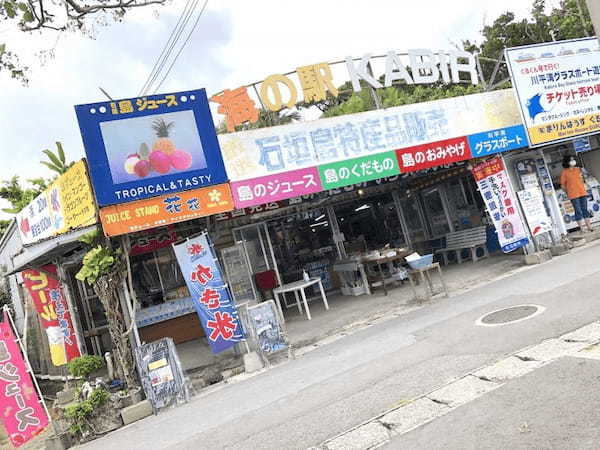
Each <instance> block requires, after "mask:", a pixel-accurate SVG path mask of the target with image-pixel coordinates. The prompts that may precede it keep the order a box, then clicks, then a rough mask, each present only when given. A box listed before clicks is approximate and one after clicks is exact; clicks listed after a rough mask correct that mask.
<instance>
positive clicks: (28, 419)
mask: <svg viewBox="0 0 600 450" xmlns="http://www.w3.org/2000/svg"><path fill="white" fill-rule="evenodd" d="M27 367H28V364H27V363H26V362H25V360H24V358H23V355H22V354H21V350H20V349H19V345H18V344H17V338H16V337H15V334H14V332H13V329H12V326H11V325H10V319H9V317H8V313H7V312H6V310H5V311H4V320H3V322H2V323H0V393H1V394H0V411H2V414H1V415H0V420H1V421H2V424H3V425H4V429H5V431H6V434H7V435H8V438H9V439H10V442H11V444H12V445H13V447H20V446H21V445H23V444H25V443H27V442H28V441H30V440H31V439H33V438H34V437H35V436H37V435H38V434H40V433H41V432H42V431H43V430H44V428H46V427H47V426H48V415H47V414H46V411H45V409H44V407H43V405H42V400H41V399H40V398H39V397H38V394H37V390H36V389H35V387H34V385H33V381H32V379H31V374H32V372H29V371H28V370H27ZM28 372H29V373H28Z"/></svg>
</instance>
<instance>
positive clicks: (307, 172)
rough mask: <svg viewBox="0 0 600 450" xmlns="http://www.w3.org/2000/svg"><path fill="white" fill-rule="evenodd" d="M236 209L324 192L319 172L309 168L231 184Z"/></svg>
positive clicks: (314, 168)
mask: <svg viewBox="0 0 600 450" xmlns="http://www.w3.org/2000/svg"><path fill="white" fill-rule="evenodd" d="M231 189H232V191H233V199H234V201H235V206H236V208H245V207H247V206H252V205H261V204H263V203H272V202H276V201H278V200H284V199H286V198H290V197H298V196H301V195H307V194H313V193H315V192H320V191H322V190H323V187H322V185H321V179H320V178H319V171H318V170H317V168H316V167H307V168H304V169H299V170H292V171H290V172H283V173H279V174H276V175H268V176H265V177H259V178H253V179H251V180H244V181H240V182H236V183H231Z"/></svg>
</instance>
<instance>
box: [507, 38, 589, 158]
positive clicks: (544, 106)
mask: <svg viewBox="0 0 600 450" xmlns="http://www.w3.org/2000/svg"><path fill="white" fill-rule="evenodd" d="M505 56H506V61H507V64H508V67H509V69H510V75H511V78H512V83H513V87H514V89H515V94H516V97H517V102H518V103H519V107H520V109H521V115H522V117H523V123H524V124H525V126H526V128H527V135H528V137H529V142H530V144H531V145H532V146H536V145H542V144H549V143H551V142H558V141H564V140H566V139H570V138H573V137H576V136H580V135H584V134H590V133H594V132H597V131H599V130H600V113H599V110H600V47H599V45H598V38H596V37H592V38H585V39H573V40H569V41H558V42H548V43H543V44H534V45H527V46H522V47H514V48H507V49H506V50H505Z"/></svg>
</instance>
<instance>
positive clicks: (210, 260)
mask: <svg viewBox="0 0 600 450" xmlns="http://www.w3.org/2000/svg"><path fill="white" fill-rule="evenodd" d="M173 249H174V251H175V256H176V257H177V261H178V262H179V267H180V268H181V273H183V276H184V278H185V282H186V284H187V287H188V289H189V291H190V294H191V295H192V299H193V301H194V307H195V308H196V312H197V313H198V316H199V317H200V323H201V324H202V327H203V328H204V332H205V334H206V337H207V338H208V344H209V345H210V348H211V350H212V352H213V353H219V352H222V351H223V350H227V349H228V348H230V347H233V346H234V345H235V344H237V343H238V342H240V341H242V340H243V339H244V331H243V329H242V325H241V323H240V320H239V317H238V313H237V310H236V308H235V305H234V304H233V301H232V299H231V297H230V295H229V290H228V289H227V285H226V284H225V281H224V279H223V275H222V273H221V269H220V268H219V264H218V262H217V259H216V257H215V254H214V252H213V249H212V246H211V244H210V241H209V239H208V235H207V234H206V233H203V234H202V235H200V236H198V237H195V238H193V239H188V240H187V241H185V242H182V243H181V244H173Z"/></svg>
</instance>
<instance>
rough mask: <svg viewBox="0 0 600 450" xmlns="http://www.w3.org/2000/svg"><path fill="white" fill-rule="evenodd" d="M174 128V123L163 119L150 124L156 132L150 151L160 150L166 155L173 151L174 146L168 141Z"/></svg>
mask: <svg viewBox="0 0 600 450" xmlns="http://www.w3.org/2000/svg"><path fill="white" fill-rule="evenodd" d="M174 126H175V122H166V121H165V119H156V120H154V121H153V122H152V129H153V130H154V131H155V132H156V137H157V139H156V141H155V142H154V146H153V147H152V150H160V151H161V152H163V153H164V154H166V155H170V154H171V153H173V152H174V151H175V144H173V141H172V140H171V139H169V133H170V132H171V131H172V128H173V127H174Z"/></svg>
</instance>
